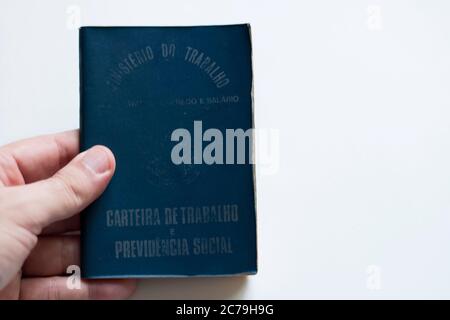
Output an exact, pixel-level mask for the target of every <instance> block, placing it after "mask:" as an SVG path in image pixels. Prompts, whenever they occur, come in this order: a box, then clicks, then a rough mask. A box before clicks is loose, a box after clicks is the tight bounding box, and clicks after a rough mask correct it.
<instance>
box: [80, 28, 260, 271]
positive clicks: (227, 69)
mask: <svg viewBox="0 0 450 320" xmlns="http://www.w3.org/2000/svg"><path fill="white" fill-rule="evenodd" d="M252 90H253V86H252V51H251V36H250V27H249V25H247V24H242V25H227V26H198V27H197V26H196V27H82V28H81V29H80V95H81V98H80V103H81V108H80V144H81V146H80V147H81V150H85V149H88V148H90V147H91V146H94V145H97V144H101V145H106V146H107V147H109V148H110V149H111V150H112V151H113V153H114V155H115V157H116V172H115V175H114V177H113V178H112V180H111V183H110V184H109V186H108V188H107V189H106V191H105V192H104V194H103V195H102V196H101V197H100V198H99V199H97V200H96V201H95V202H94V203H93V204H92V205H90V206H89V207H88V208H87V209H86V210H85V212H83V213H82V229H81V238H82V252H81V270H82V275H83V277H85V278H126V277H170V276H174V277H177V276H220V275H238V274H254V273H256V271H257V262H256V260H257V259H256V210H255V186H254V183H255V182H254V179H255V176H254V164H253V153H252V152H253V100H252Z"/></svg>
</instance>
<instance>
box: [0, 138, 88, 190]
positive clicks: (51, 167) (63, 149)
mask: <svg viewBox="0 0 450 320" xmlns="http://www.w3.org/2000/svg"><path fill="white" fill-rule="evenodd" d="M78 152H79V130H78V129H77V130H70V131H64V132H60V133H56V134H49V135H43V136H38V137H34V138H29V139H24V140H20V141H17V142H13V143H10V144H7V145H5V146H3V147H0V156H1V157H0V159H1V158H3V159H7V161H5V162H6V163H7V164H6V165H8V166H14V165H16V166H17V168H18V169H19V171H20V173H21V174H22V177H23V180H24V182H25V183H31V182H35V181H38V180H42V179H46V178H49V177H51V176H52V175H53V174H55V173H56V172H57V171H58V170H59V169H61V168H62V167H64V166H65V165H66V164H67V163H69V161H70V160H72V159H73V158H74V157H75V156H76V155H77V154H78ZM1 165H2V163H1V162H0V166H1ZM1 169H2V168H1V167H0V170H1Z"/></svg>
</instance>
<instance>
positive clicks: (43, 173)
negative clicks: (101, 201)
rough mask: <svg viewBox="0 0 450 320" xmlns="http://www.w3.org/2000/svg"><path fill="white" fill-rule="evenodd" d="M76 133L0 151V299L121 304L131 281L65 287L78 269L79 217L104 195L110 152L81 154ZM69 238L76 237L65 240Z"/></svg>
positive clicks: (96, 149) (99, 149)
mask: <svg viewBox="0 0 450 320" xmlns="http://www.w3.org/2000/svg"><path fill="white" fill-rule="evenodd" d="M78 136H79V134H78V130H74V131H67V132H62V133H58V134H54V135H46V136H41V137H36V138H31V139H26V140H23V141H19V142H15V143H11V144H8V145H6V146H3V147H0V299H124V298H127V297H129V296H130V295H131V294H132V293H133V291H134V290H135V287H136V283H135V281H134V280H83V281H82V285H81V289H75V290H73V289H72V290H71V289H69V287H68V286H67V277H68V275H67V273H66V270H67V267H68V266H70V265H80V238H79V235H77V234H76V232H75V234H73V231H76V230H79V227H80V214H79V213H80V212H81V211H82V210H83V209H84V208H85V207H86V206H88V205H89V204H90V203H91V202H92V201H94V200H95V199H96V198H97V197H98V196H100V194H101V193H102V192H103V191H104V190H105V188H106V186H107V185H108V183H109V181H110V180H111V178H112V176H113V174H114V170H115V166H116V164H115V160H114V155H113V154H112V152H111V151H110V150H109V149H108V148H106V147H104V146H95V147H92V148H91V149H89V150H87V151H85V152H82V153H79V140H78V139H79V138H78ZM67 232H72V235H67V234H66V233H67Z"/></svg>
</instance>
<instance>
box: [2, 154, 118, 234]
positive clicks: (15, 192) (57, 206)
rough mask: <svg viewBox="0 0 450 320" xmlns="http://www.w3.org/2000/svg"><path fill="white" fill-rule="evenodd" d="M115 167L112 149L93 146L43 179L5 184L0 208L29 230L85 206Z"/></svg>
mask: <svg viewBox="0 0 450 320" xmlns="http://www.w3.org/2000/svg"><path fill="white" fill-rule="evenodd" d="M114 170H115V160H114V155H113V154H112V152H111V151H110V150H109V149H108V148H106V147H104V146H95V147H92V148H91V149H89V150H87V151H85V152H83V153H80V154H79V155H77V156H76V157H75V158H74V159H73V160H72V161H71V162H70V163H69V164H67V165H66V166H65V167H64V168H62V169H61V170H59V171H58V172H57V173H56V174H55V175H53V176H52V177H51V178H49V179H46V180H41V181H38V182H35V183H31V184H28V185H24V186H19V187H11V188H5V189H6V190H4V191H7V192H4V193H3V195H4V196H5V198H4V201H5V202H4V203H3V204H2V208H3V209H5V207H4V205H6V206H7V207H8V208H6V210H5V211H4V212H8V213H10V214H11V217H10V218H11V219H12V220H13V221H15V222H16V223H17V224H19V225H21V226H22V227H24V228H25V229H26V230H28V231H30V232H32V233H33V234H36V235H37V234H39V233H40V232H41V231H42V229H43V228H45V227H46V226H48V225H49V224H51V223H53V222H55V221H58V220H63V219H66V218H69V217H71V216H73V215H75V214H77V213H79V212H80V211H81V210H83V209H84V208H86V207H87V206H88V205H89V204H90V203H91V202H92V201H94V200H95V199H96V198H97V197H98V196H100V194H101V193H102V192H103V191H104V190H105V188H106V186H107V185H108V183H109V181H110V180H111V177H112V175H113V173H114Z"/></svg>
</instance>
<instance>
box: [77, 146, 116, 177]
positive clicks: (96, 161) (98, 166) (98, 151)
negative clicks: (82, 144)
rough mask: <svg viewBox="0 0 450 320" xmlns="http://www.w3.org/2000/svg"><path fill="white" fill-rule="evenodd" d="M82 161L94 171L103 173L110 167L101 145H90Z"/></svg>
mask: <svg viewBox="0 0 450 320" xmlns="http://www.w3.org/2000/svg"><path fill="white" fill-rule="evenodd" d="M82 162H83V163H84V165H85V166H86V167H87V168H88V169H89V170H92V171H93V172H94V173H98V174H100V173H104V172H106V171H108V170H109V169H110V164H109V157H108V155H107V154H106V151H105V150H103V148H101V147H92V148H91V149H89V150H88V151H87V152H86V154H85V155H84V157H83V159H82Z"/></svg>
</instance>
